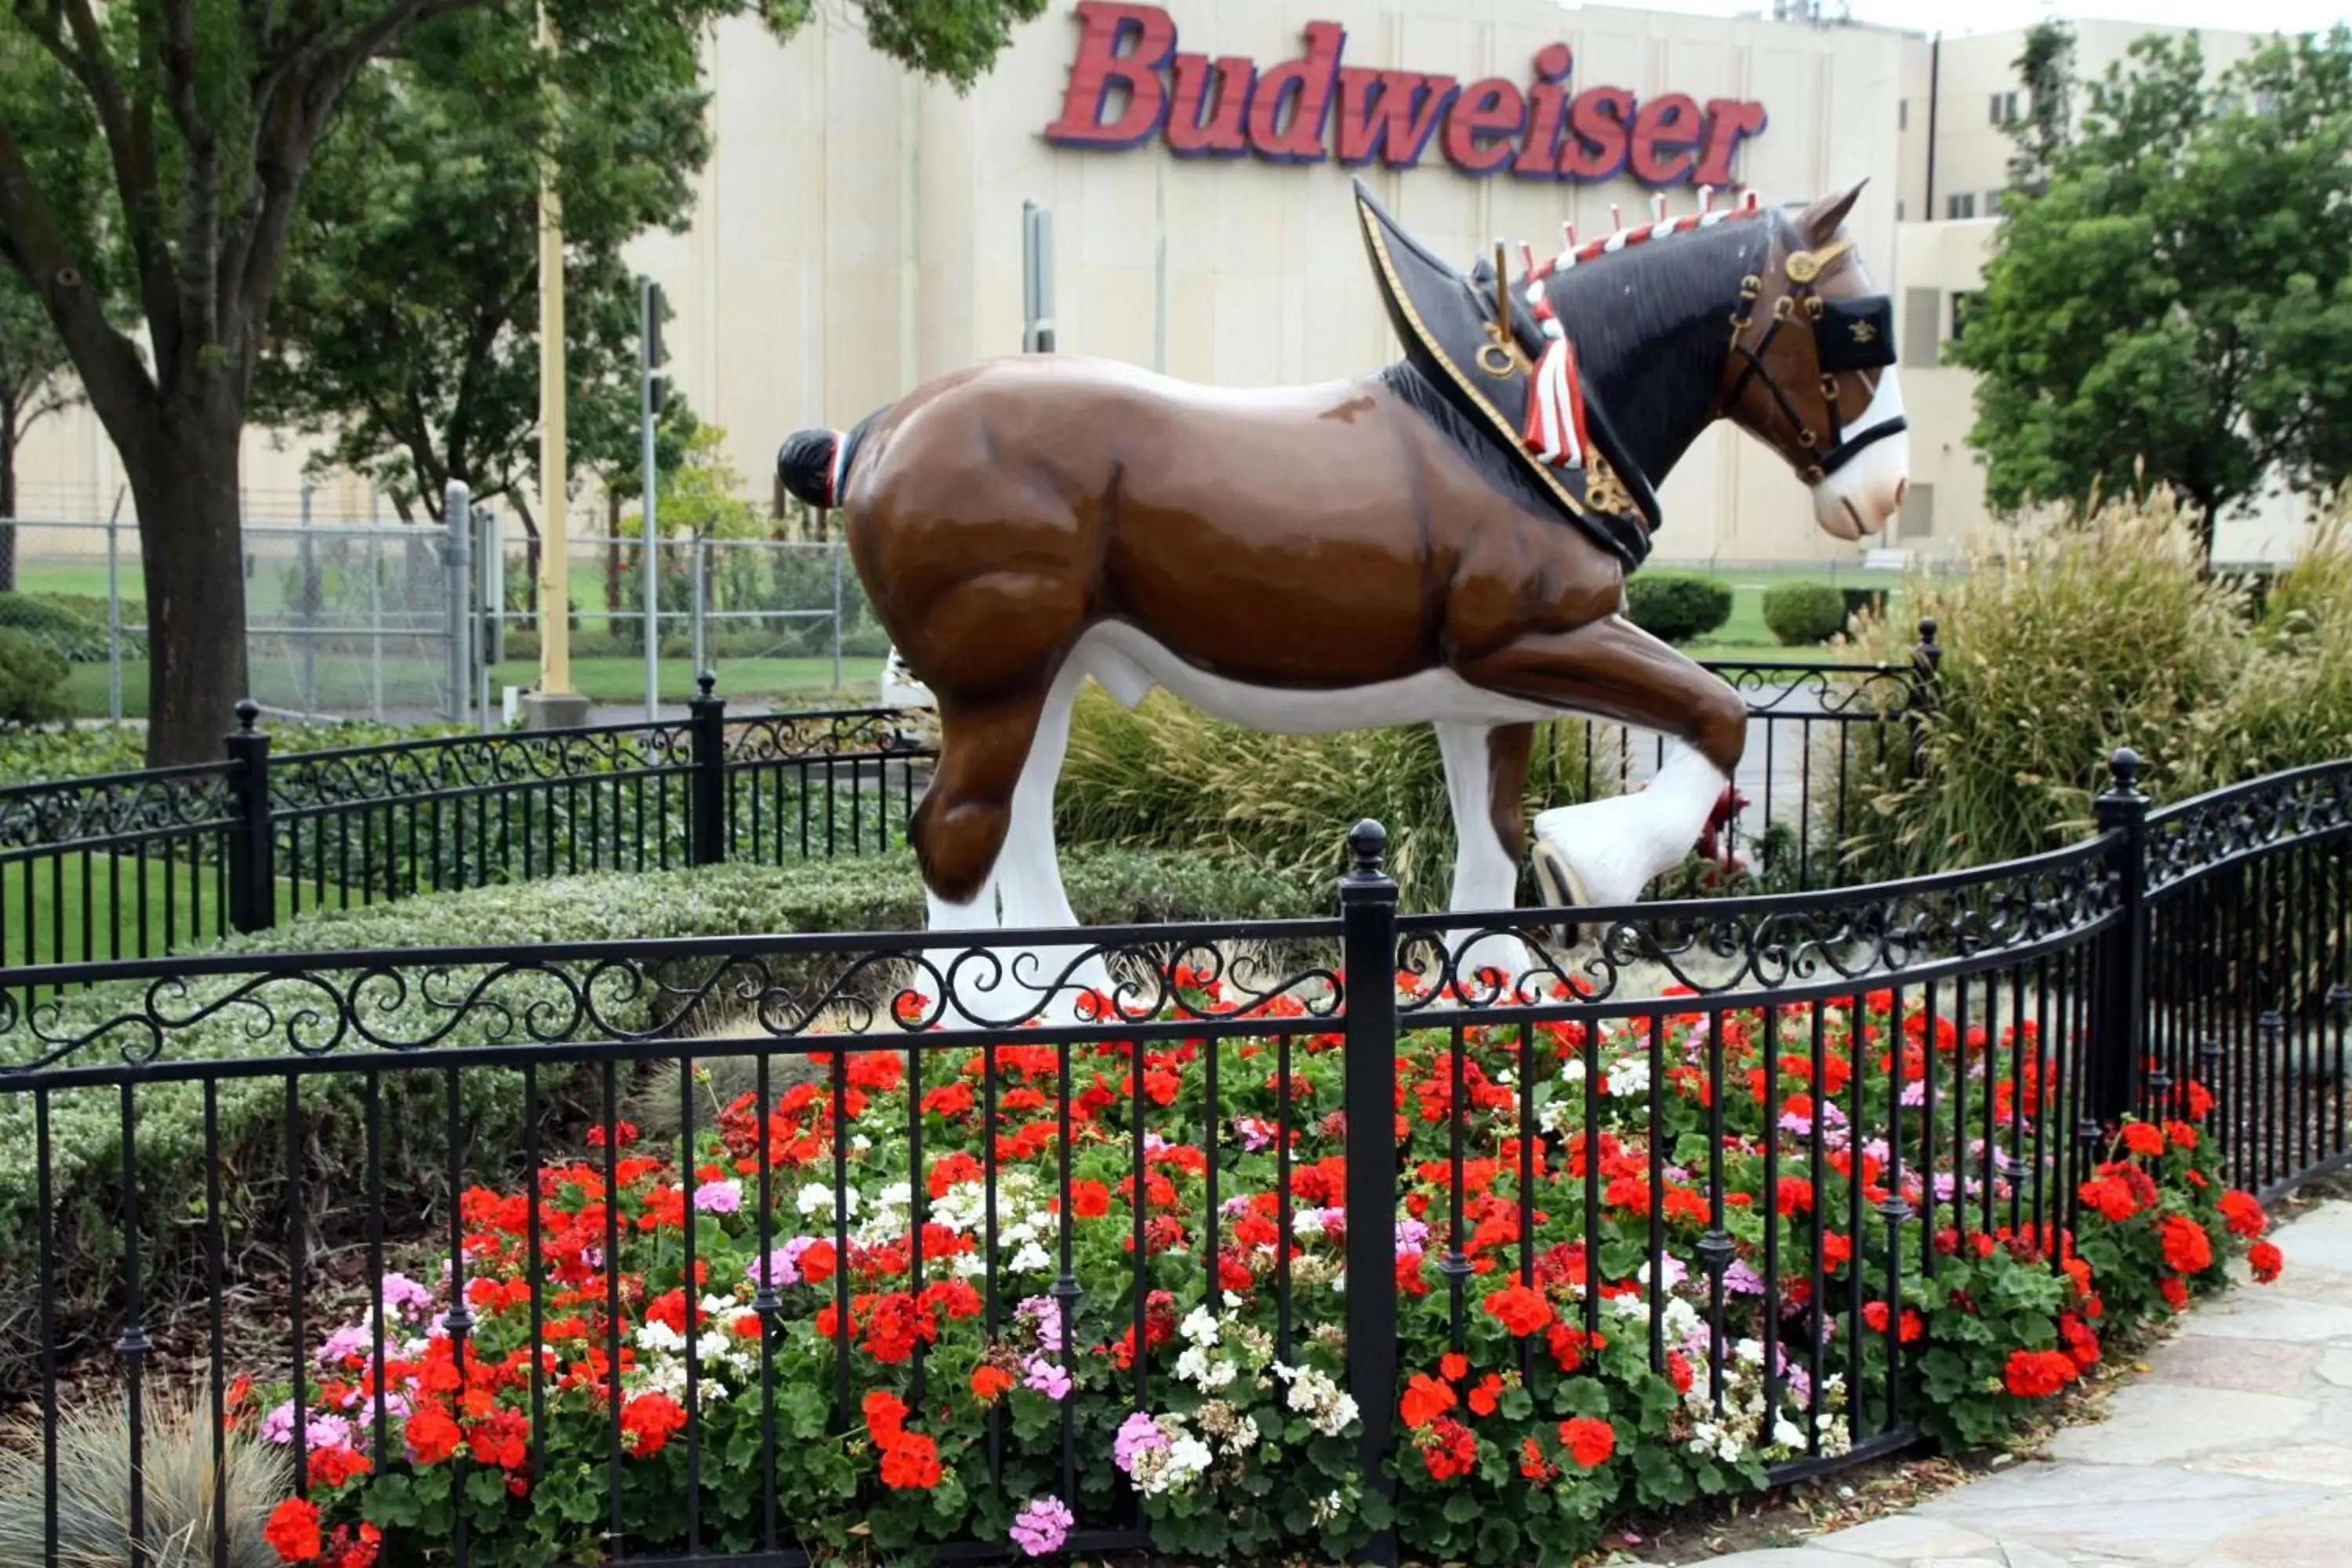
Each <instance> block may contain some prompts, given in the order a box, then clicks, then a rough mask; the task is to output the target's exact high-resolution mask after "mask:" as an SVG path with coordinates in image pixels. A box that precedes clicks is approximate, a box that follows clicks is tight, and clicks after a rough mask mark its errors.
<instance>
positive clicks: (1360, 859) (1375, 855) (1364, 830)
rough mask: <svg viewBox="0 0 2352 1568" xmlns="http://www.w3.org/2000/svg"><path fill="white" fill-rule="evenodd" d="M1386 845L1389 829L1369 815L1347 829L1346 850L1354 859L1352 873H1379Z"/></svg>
mask: <svg viewBox="0 0 2352 1568" xmlns="http://www.w3.org/2000/svg"><path fill="white" fill-rule="evenodd" d="M1388 847H1389V830H1388V829H1387V828H1385V827H1382V826H1381V825H1380V824H1379V823H1377V822H1374V821H1373V820H1372V819H1371V818H1370V817H1369V816H1368V817H1366V818H1364V820H1363V821H1361V822H1360V823H1358V824H1356V826H1353V827H1351V828H1349V829H1348V852H1349V854H1350V855H1352V856H1354V857H1355V861H1356V865H1355V869H1354V871H1353V873H1352V875H1355V876H1358V877H1377V876H1379V875H1381V857H1382V856H1384V855H1386V854H1387V853H1388Z"/></svg>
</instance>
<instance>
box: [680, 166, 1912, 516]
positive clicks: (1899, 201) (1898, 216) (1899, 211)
mask: <svg viewBox="0 0 2352 1568" xmlns="http://www.w3.org/2000/svg"><path fill="white" fill-rule="evenodd" d="M1902 221H1903V198H1902V197H1901V196H1897V197H1895V222H1896V223H1901V222H1902ZM656 499H659V498H656Z"/></svg>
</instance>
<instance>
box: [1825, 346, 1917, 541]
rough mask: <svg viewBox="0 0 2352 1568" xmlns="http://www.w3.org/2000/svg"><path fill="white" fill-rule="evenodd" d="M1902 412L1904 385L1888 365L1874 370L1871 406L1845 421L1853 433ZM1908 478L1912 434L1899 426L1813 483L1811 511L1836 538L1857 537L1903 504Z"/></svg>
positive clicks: (1884, 522) (1885, 520)
mask: <svg viewBox="0 0 2352 1568" xmlns="http://www.w3.org/2000/svg"><path fill="white" fill-rule="evenodd" d="M1902 417H1904V414H1903V385H1902V381H1901V378H1900V377H1899V376H1898V375H1897V374H1896V372H1895V367H1894V366H1893V365H1891V364H1890V365H1888V366H1887V367H1886V368H1885V369H1884V370H1882V371H1880V372H1879V373H1878V385H1877V387H1876V388H1875V390H1874V391H1873V392H1872V394H1871V398H1870V406H1869V407H1867V408H1865V409H1864V410H1863V411H1862V416H1861V417H1860V418H1858V419H1856V420H1855V421H1854V422H1853V424H1852V425H1851V426H1848V427H1847V430H1846V438H1847V439H1848V440H1852V439H1853V438H1854V437H1858V436H1861V435H1864V434H1865V433H1867V432H1869V431H1872V430H1874V429H1876V428H1878V427H1879V426H1882V425H1884V424H1885V423H1887V422H1888V421H1889V420H1893V419H1900V418H1902ZM1910 478H1911V437H1910V436H1909V434H1908V433H1907V432H1906V431H1901V430H1898V431H1896V432H1895V434H1894V435H1892V436H1887V437H1881V438H1880V439H1878V440H1876V441H1873V442H1872V443H1871V444H1870V445H1869V446H1867V447H1864V448H1863V449H1862V450H1861V451H1859V452H1857V453H1855V454H1854V456H1853V461H1851V462H1849V463H1847V464H1846V465H1845V466H1844V467H1843V468H1840V469H1838V471H1837V472H1836V473H1833V474H1832V475H1830V476H1829V477H1828V478H1827V479H1823V480H1822V482H1821V483H1819V484H1817V485H1815V486H1814V487H1813V517H1814V520H1815V521H1818V522H1819V523H1820V524H1821V525H1822V528H1823V529H1824V530H1825V531H1828V532H1829V533H1830V534H1832V536H1834V537H1836V538H1839V539H1860V538H1861V537H1862V536H1863V535H1864V534H1867V533H1876V532H1877V531H1880V530H1881V529H1883V528H1885V526H1886V525H1887V523H1888V522H1889V521H1893V519H1894V517H1895V513H1896V512H1897V511H1899V510H1902V507H1903V492H1904V489H1905V488H1906V486H1907V485H1908V484H1909V482H1910Z"/></svg>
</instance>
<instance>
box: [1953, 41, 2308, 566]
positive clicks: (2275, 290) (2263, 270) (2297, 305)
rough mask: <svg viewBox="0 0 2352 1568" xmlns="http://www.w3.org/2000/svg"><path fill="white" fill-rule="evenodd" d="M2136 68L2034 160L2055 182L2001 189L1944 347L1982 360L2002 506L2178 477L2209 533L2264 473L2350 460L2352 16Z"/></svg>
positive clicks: (2304, 472)
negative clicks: (1970, 296) (2003, 195)
mask: <svg viewBox="0 0 2352 1568" xmlns="http://www.w3.org/2000/svg"><path fill="white" fill-rule="evenodd" d="M2029 55H2030V56H2031V55H2032V51H2029ZM2036 58H2038V57H2036ZM2041 64H2042V67H2043V68H2048V67H2050V66H2051V65H2052V64H2053V62H2052V61H2050V60H2048V59H2046V58H2045V59H2042V61H2041ZM2204 68H2205V67H2204V60H2203V58H2202V56H2201V54H2200V50H2199V48H2198V46H2197V42H2196V39H2195V37H2194V36H2193V35H2191V36H2188V37H2181V38H2171V37H2162V36H2156V35H2151V36H2150V37H2147V38H2144V39H2142V40H2140V41H2139V42H2137V43H2136V44H2134V45H2133V46H2132V47H2131V50H2130V54H2129V57H2128V62H2127V68H2126V65H2124V64H2119V65H2117V66H2116V67H2115V68H2111V69H2110V70H2109V72H2108V75H2107V77H2106V79H2105V80H2104V81H2101V82H2098V83H2095V84H2093V85H2092V86H2091V88H2090V98H2091V101H2090V105H2089V108H2088V110H2087V112H2086V113H2085V114H2084V117H2083V124H2082V128H2081V131H2080V132H2079V134H2077V135H2075V136H2074V137H2073V138H2072V139H2071V140H2056V139H2047V138H2045V140H2047V141H2048V145H2047V146H2046V147H2044V148H2042V150H2041V151H2039V152H2038V153H2032V154H2031V155H2030V156H2029V157H2028V160H2027V161H2028V162H2030V163H2040V164H2043V165H2046V170H2047V174H2046V183H2045V184H2042V188H2041V190H2040V191H2039V194H2036V193H2035V192H2033V191H2032V190H2029V189H2013V190H2012V191H2011V193H2009V195H2008V198H2007V200H2006V201H2005V204H2004V206H2003V214H2004V216H2003V221H2002V224H2001V227H2000V233H1999V237H1998V238H1997V240H1996V242H1995V244H1996V248H1995V251H1994V254H1993V256H1992V258H1991V259H1990V262H1989V264H1988V266H1987V268H1986V271H1985V286H1984V289H1983V292H1982V293H1981V294H1980V295H1979V297H1978V299H1977V301H1976V303H1975V305H1974V306H1973V308H1972V309H1971V310H1970V312H1969V322H1968V328H1967V331H1966V332H1965V334H1964V335H1963V336H1961V337H1960V338H1959V339H1958V341H1957V342H1955V343H1953V344H1952V345H1951V347H1950V353H1951V356H1952V358H1953V360H1954V361H1955V362H1956V363H1960V364H1963V365H1966V366H1967V367H1969V369H1972V370H1975V371H1977V372H1978V373H1979V375H1980V378H1981V379H1980V380H1979V383H1978V385H1977V391H1976V407H1977V423H1976V426H1975V427H1974V429H1973V430H1972V431H1971V432H1970V435H1969V441H1970V443H1971V444H1972V445H1973V446H1975V447H1978V448H1979V449H1980V450H1981V451H1982V452H1983V453H1984V454H1985V456H1986V458H1987V468H1986V490H1987V495H1988V497H1989V499H1990V500H1991V501H1992V502H1993V504H1994V505H1995V506H1997V507H2000V508H2002V509H2008V510H2016V509H2022V508H2025V507H2029V506H2032V505H2037V504H2043V503H2069V502H2071V503H2080V504H2091V503H2093V501H2094V498H2095V496H2096V495H2098V494H2100V493H2105V494H2111V495H2138V496H2145V495H2146V494H2147V493H2148V491H2149V490H2150V489H2151V488H2153V487H2156V486H2159V485H2161V486H2168V487H2170V488H2172V489H2176V490H2178V491H2179V493H2180V495H2181V496H2182V497H2183V498H2185V499H2186V500H2189V501H2190V502H2192V503H2194V505H2195V507H2196V509H2197V513H2198V526H2199V529H2200V536H2201V537H2202V539H2203V540H2204V541H2205V542H2206V543H2207V544H2208V546H2209V547H2210V539H2211V530H2212V526H2213V521H2214V520H2215V519H2216V518H2217V517H2219V516H2221V515H2222V514H2223V513H2224V512H2225V511H2227V510H2229V509H2230V508H2231V507H2232V506H2234V505H2236V504H2238V503H2240V502H2242V501H2244V500H2248V499H2249V498H2251V497H2252V495H2253V494H2254V493H2255V492H2256V489H2257V487H2258V485H2259V484H2260V483H2262V482H2263V480H2265V479H2275V480H2277V481H2279V482H2281V483H2283V484H2284V485H2285V486H2286V487H2287V488H2288V489H2292V490H2294V491H2297V492H2299V493H2302V494H2305V495H2312V494H2318V493H2324V492H2326V490H2328V489H2332V488H2333V487H2334V486H2335V485H2336V484H2338V483H2340V482H2342V481H2343V480H2344V479H2346V478H2347V476H2352V226H2347V225H2346V224H2345V223H2344V222H2343V221H2342V214H2343V212H2344V210H2345V208H2346V206H2347V203H2352V28H2347V27H2346V26H2343V25H2341V24H2339V25H2338V26H2336V28H2334V29H2333V30H2332V31H2331V32H2329V33H2328V34H2327V35H2326V36H2325V37H2313V36H2310V35H2306V36H2305V37H2300V38H2298V39H2295V40H2294V41H2291V42H2290V41H2286V40H2283V39H2282V40H2273V41H2272V42H2270V43H2268V44H2266V45H2264V46H2263V47H2261V48H2259V49H2257V50H2256V51H2255V52H2254V53H2253V54H2252V56H2250V57H2248V58H2246V59H2244V60H2242V61H2241V62H2239V63H2238V64H2237V65H2235V66H2233V67H2231V68H2230V69H2229V70H2228V71H2226V72H2224V73H2222V75H2221V79H2220V81H2219V82H2218V84H2216V85H2213V86H2211V87H2209V86H2208V85H2207V84H2206V83H2205V81H2204V79H2203V76H2204Z"/></svg>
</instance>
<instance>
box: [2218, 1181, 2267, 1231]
mask: <svg viewBox="0 0 2352 1568" xmlns="http://www.w3.org/2000/svg"><path fill="white" fill-rule="evenodd" d="M2216 1206H2218V1207H2219V1208H2220V1209H2221V1217H2222V1218H2223V1219H2224V1220H2226V1221H2228V1222H2229V1226H2230V1230H2231V1234H2232V1235H2236V1236H2260V1235H2262V1233H2263V1226H2265V1225H2267V1224H2269V1223H2270V1222H2269V1220H2268V1219H2267V1218H2265V1217H2264V1215H2263V1205H2262V1204H2261V1203H2260V1201H2258V1200H2257V1199H2256V1198H2255V1196H2254V1194H2252V1193H2242V1192H2240V1191H2239V1190H2238V1189H2237V1188H2235V1187H2232V1188H2231V1189H2230V1190H2229V1191H2228V1192H2226V1193H2223V1194H2221V1202H2220V1203H2219V1205H2216Z"/></svg>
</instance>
